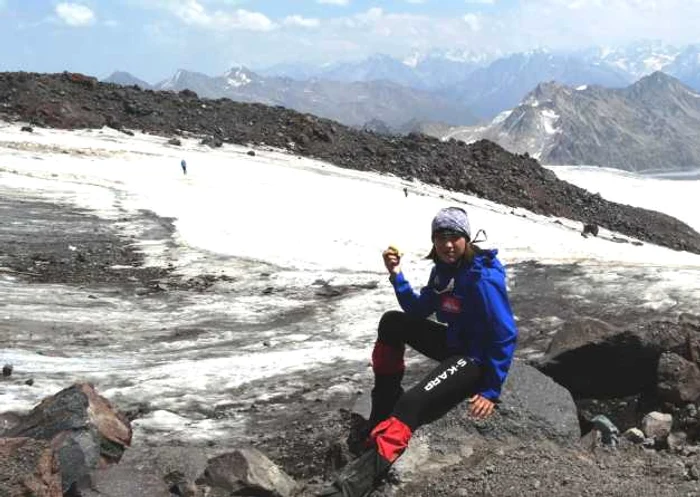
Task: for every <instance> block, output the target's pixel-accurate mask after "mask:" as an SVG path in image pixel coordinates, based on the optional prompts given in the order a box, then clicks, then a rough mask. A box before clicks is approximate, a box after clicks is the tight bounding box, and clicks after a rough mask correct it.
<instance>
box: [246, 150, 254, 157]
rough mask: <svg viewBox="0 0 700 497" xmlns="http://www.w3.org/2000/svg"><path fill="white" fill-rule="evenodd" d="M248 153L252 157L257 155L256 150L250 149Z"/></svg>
mask: <svg viewBox="0 0 700 497" xmlns="http://www.w3.org/2000/svg"><path fill="white" fill-rule="evenodd" d="M246 154H247V155H250V156H251V157H255V150H248V151H247V152H246Z"/></svg>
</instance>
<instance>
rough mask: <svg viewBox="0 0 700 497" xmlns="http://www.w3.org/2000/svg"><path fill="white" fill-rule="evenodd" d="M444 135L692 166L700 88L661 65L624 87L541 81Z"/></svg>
mask: <svg viewBox="0 0 700 497" xmlns="http://www.w3.org/2000/svg"><path fill="white" fill-rule="evenodd" d="M441 138H443V139H447V138H456V139H460V140H464V141H466V142H472V141H475V140H479V139H484V138H485V139H488V140H492V141H494V142H496V143H498V144H499V145H501V146H502V147H504V148H505V149H506V150H509V151H511V152H514V153H528V154H529V155H531V156H532V157H535V158H536V159H538V160H540V161H541V162H542V163H544V164H572V165H575V164H586V165H599V166H605V167H613V168H619V169H625V170H630V171H640V172H650V171H683V170H694V169H698V168H700V93H697V92H695V91H694V90H692V89H691V88H689V87H687V86H685V85H683V84H682V83H681V82H680V81H678V80H677V79H676V78H673V77H671V76H668V75H666V74H664V73H663V72H660V71H657V72H654V73H652V74H651V75H649V76H645V77H644V78H642V79H640V80H639V81H637V82H636V83H634V84H632V85H630V86H628V87H626V88H622V89H609V88H603V87H600V86H580V87H576V88H573V87H570V86H565V85H561V84H559V83H555V82H549V83H541V84H539V85H538V86H537V87H536V88H535V89H534V90H533V91H532V92H530V93H529V94H528V95H527V97H526V98H525V99H524V100H523V101H522V103H521V104H520V105H519V106H518V107H516V108H514V109H513V110H512V111H509V112H504V113H503V114H502V115H500V116H498V117H497V118H496V119H494V120H493V121H492V123H491V124H489V125H488V126H482V127H471V128H456V129H452V130H451V131H449V132H447V133H443V134H442V135H441Z"/></svg>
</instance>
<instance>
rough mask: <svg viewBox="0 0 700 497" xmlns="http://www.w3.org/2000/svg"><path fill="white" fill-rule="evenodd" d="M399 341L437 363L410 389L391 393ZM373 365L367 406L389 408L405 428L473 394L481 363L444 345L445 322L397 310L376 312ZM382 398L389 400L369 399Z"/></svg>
mask: <svg viewBox="0 0 700 497" xmlns="http://www.w3.org/2000/svg"><path fill="white" fill-rule="evenodd" d="M405 345H408V346H410V347H411V348H413V349H414V350H416V351H418V352H420V353H421V354H423V355H425V356H427V357H430V358H431V359H434V360H436V361H439V362H440V364H439V365H437V366H436V367H435V368H434V369H433V370H432V371H430V373H428V374H427V375H426V376H425V377H424V378H423V379H422V380H421V381H419V382H418V384H416V385H415V386H413V387H412V388H411V389H410V390H408V391H407V392H405V393H403V394H402V395H401V394H399V395H396V394H395V393H392V392H396V391H397V390H396V389H400V388H401V387H400V383H401V378H402V377H403V351H404V349H405ZM377 351H379V353H377ZM373 365H374V371H375V388H374V390H373V395H372V402H373V412H377V411H380V412H383V413H390V415H391V416H393V417H395V418H398V419H399V420H401V421H402V422H403V423H405V424H406V425H407V426H408V427H409V428H410V429H411V431H414V430H415V429H416V428H418V427H419V426H422V425H425V424H427V423H430V422H432V421H435V420H436V419H438V418H440V417H442V416H443V415H444V414H446V413H447V412H448V411H449V410H450V409H452V408H453V407H455V406H456V405H457V404H459V403H460V402H462V401H463V400H464V399H465V398H467V397H468V396H470V395H473V394H474V392H475V390H476V387H477V383H478V381H479V378H480V377H481V368H480V367H479V366H478V365H477V364H476V363H474V362H472V361H471V360H469V359H466V358H465V357H464V356H463V355H455V354H454V353H452V352H451V351H450V350H449V349H448V347H447V327H446V326H445V325H443V324H440V323H436V322H434V321H430V320H427V319H421V318H416V317H413V316H410V315H408V314H406V313H404V312H400V311H390V312H387V313H385V314H384V315H383V316H382V319H381V321H380V323H379V333H378V338H377V344H375V353H374V354H373ZM382 402H395V404H394V405H393V406H388V405H384V406H379V405H375V404H381V403H382ZM375 417H376V416H375ZM379 417H383V416H381V415H380V416H379ZM374 421H375V422H376V421H380V420H377V419H375V420H374Z"/></svg>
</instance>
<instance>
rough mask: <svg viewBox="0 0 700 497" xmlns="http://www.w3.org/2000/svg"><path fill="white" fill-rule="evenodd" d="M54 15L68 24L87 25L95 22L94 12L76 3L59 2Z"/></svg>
mask: <svg viewBox="0 0 700 497" xmlns="http://www.w3.org/2000/svg"><path fill="white" fill-rule="evenodd" d="M56 15H57V16H58V17H59V18H60V19H61V20H62V21H63V22H65V23H66V24H68V25H69V26H88V25H90V24H92V23H93V22H95V13H94V12H93V11H92V10H90V8H88V7H86V6H85V5H80V4H78V3H59V4H58V5H56Z"/></svg>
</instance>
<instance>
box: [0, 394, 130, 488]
mask: <svg viewBox="0 0 700 497" xmlns="http://www.w3.org/2000/svg"><path fill="white" fill-rule="evenodd" d="M5 436H7V437H15V438H16V437H28V438H32V439H36V440H47V441H49V442H50V444H51V448H52V449H53V451H54V452H55V453H56V457H57V459H58V461H59V463H60V468H61V479H62V485H63V491H64V492H65V491H68V490H69V489H70V488H71V487H78V486H80V485H81V484H83V483H84V482H85V481H86V479H87V478H88V477H89V473H90V471H91V470H93V469H95V468H97V467H99V466H103V465H107V464H109V463H114V462H118V461H119V460H120V459H121V456H122V454H123V453H124V450H125V449H126V448H127V447H128V446H129V445H130V443H131V426H130V423H129V421H128V420H127V419H126V418H125V417H124V416H122V415H121V414H119V413H117V412H116V411H115V410H114V409H113V408H112V406H111V404H110V403H109V402H108V401H107V400H106V399H105V398H104V397H101V396H100V395H99V394H98V393H97V392H96V391H95V389H94V387H93V386H92V385H89V384H86V383H81V384H76V385H73V386H71V387H69V388H66V389H64V390H62V391H60V392H58V393H57V394H56V395H54V396H52V397H49V398H47V399H45V400H43V401H42V402H41V403H40V404H39V405H38V406H37V407H35V408H34V409H32V411H31V412H30V413H29V414H27V415H26V416H24V417H22V418H21V419H20V420H19V422H18V423H17V424H16V425H14V426H13V427H12V428H10V430H9V431H8V432H7V433H5Z"/></svg>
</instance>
